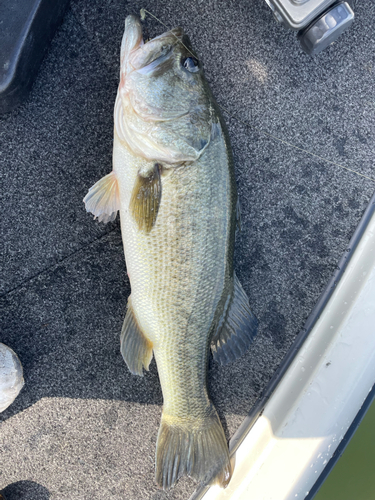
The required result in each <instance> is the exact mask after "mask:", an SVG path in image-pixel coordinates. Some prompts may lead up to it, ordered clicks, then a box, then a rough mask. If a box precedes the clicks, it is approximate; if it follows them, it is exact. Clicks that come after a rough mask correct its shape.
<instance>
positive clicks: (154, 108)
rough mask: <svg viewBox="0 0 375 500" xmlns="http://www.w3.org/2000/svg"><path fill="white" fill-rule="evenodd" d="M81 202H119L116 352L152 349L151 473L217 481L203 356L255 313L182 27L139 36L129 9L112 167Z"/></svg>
mask: <svg viewBox="0 0 375 500" xmlns="http://www.w3.org/2000/svg"><path fill="white" fill-rule="evenodd" d="M84 202H85V204H86V210H87V211H89V212H92V213H93V214H94V215H95V217H96V218H98V219H99V221H102V222H108V221H110V220H114V218H115V217H116V215H117V212H118V211H119V212H120V220H121V232H122V238H123V244H124V251H125V258H126V266H127V271H128V275H129V277H130V284H131V295H130V297H129V299H128V305H127V312H126V316H125V319H124V323H123V327H122V332H121V353H122V355H123V358H124V360H125V362H126V364H127V366H128V368H129V370H130V371H131V372H132V373H133V374H136V375H143V369H146V370H148V367H149V364H150V362H151V359H152V357H153V356H155V360H156V364H157V368H158V373H159V379H160V383H161V387H162V391H163V400H164V402H163V412H162V418H161V425H160V429H159V434H158V440H157V446H156V482H157V483H158V484H159V485H160V486H162V487H163V488H164V489H168V488H170V487H171V486H173V485H174V484H175V483H176V481H177V480H178V479H179V478H180V477H181V476H183V475H188V476H191V477H193V478H195V479H196V480H198V481H203V482H204V483H206V484H208V483H209V482H210V481H212V480H213V478H214V479H215V480H216V482H218V483H219V484H220V485H221V486H222V487H225V486H226V485H227V484H228V482H229V480H230V478H231V475H232V468H231V464H230V460H229V453H228V446H227V442H226V438H225V435H224V431H223V428H222V425H221V422H220V419H219V417H218V415H217V412H216V410H215V407H214V405H213V404H212V402H211V400H210V397H209V394H208V391H207V367H208V357H209V354H210V350H211V351H212V353H213V356H214V359H215V360H216V361H218V362H220V363H221V364H226V363H228V362H230V361H234V360H235V359H237V358H238V357H240V356H241V355H242V354H243V353H244V352H245V351H246V350H247V349H248V347H249V346H250V344H251V342H252V340H253V338H254V336H255V334H256V330H257V320H256V318H255V316H254V315H253V313H252V312H251V310H250V307H249V301H248V298H247V296H246V293H245V292H244V290H243V288H242V286H241V284H240V282H239V280H238V278H237V277H236V275H235V273H234V267H233V253H234V240H235V233H236V227H237V226H238V225H239V220H238V216H239V211H238V203H237V191H236V184H235V177H234V169H233V159H232V153H231V149H230V145H229V140H228V137H227V134H226V132H225V126H224V123H223V120H222V117H221V116H220V113H219V110H218V107H217V105H216V103H215V100H214V98H213V96H212V94H211V91H210V89H209V87H208V84H207V82H206V80H205V77H204V73H203V68H202V65H201V63H200V61H199V59H198V57H197V56H196V54H195V53H194V51H193V49H192V48H191V45H190V42H189V39H188V38H187V36H186V35H185V34H184V32H183V30H182V29H181V28H175V29H174V30H171V31H168V32H167V33H164V34H163V35H160V36H158V37H156V38H154V39H152V40H150V41H148V42H147V43H144V42H143V39H142V29H141V24H140V21H139V20H138V19H137V18H136V17H135V16H129V17H127V18H126V21H125V32H124V36H123V40H122V44H121V70H120V84H119V89H118V93H117V98H116V103H115V110H114V145H113V170H112V172H111V173H110V174H108V175H106V176H105V177H104V178H103V179H101V180H99V181H98V182H97V183H96V184H95V185H94V186H93V187H92V188H90V190H89V192H88V194H87V195H86V197H85V198H84Z"/></svg>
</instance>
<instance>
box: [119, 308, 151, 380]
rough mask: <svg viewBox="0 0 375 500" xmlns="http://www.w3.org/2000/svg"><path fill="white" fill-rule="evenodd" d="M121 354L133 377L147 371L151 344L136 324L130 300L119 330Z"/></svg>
mask: <svg viewBox="0 0 375 500" xmlns="http://www.w3.org/2000/svg"><path fill="white" fill-rule="evenodd" d="M120 341H121V354H122V357H123V358H124V361H125V363H126V364H127V366H128V368H129V370H130V371H131V372H132V374H133V375H141V376H142V375H143V368H145V370H148V367H149V365H150V362H151V359H152V342H150V341H149V340H148V339H147V338H146V337H145V335H144V334H143V332H142V331H141V329H140V328H139V325H138V323H137V319H136V317H135V316H134V312H133V309H132V305H131V302H130V298H129V300H128V310H127V311H126V316H125V319H124V323H123V325H122V330H121V337H120Z"/></svg>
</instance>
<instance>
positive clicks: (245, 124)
mask: <svg viewBox="0 0 375 500" xmlns="http://www.w3.org/2000/svg"><path fill="white" fill-rule="evenodd" d="M146 13H147V14H149V15H150V16H151V17H153V18H154V19H156V21H158V23H160V24H162V25H163V26H164V27H165V28H166V29H167V30H168V31H169V32H171V33H172V35H173V36H174V37H175V38H176V39H177V40H178V41H179V42H180V43H181V44H182V45H183V46H184V47H185V49H186V50H187V51H188V52H190V54H191V55H192V56H193V57H195V58H196V55H195V54H193V53H192V52H191V51H190V50H189V49H188V48H187V47H186V45H184V44H183V43H182V42H181V40H180V39H179V38H178V37H177V36H176V35H175V34H174V33H173V32H172V31H171V30H170V29H169V28H168V26H167V25H166V24H164V23H163V21H161V20H160V19H158V18H157V17H156V16H154V14H152V13H151V12H149V11H148V10H146V9H141V11H140V15H141V19H142V21H144V20H145V18H146ZM218 106H219V107H220V108H221V109H222V110H223V111H225V113H227V114H228V115H229V116H231V117H232V118H233V119H234V120H237V121H239V122H240V123H242V124H243V125H244V126H245V127H249V128H252V129H253V130H256V131H257V132H259V133H260V134H264V135H266V136H267V137H271V139H274V140H275V141H278V142H281V143H282V144H285V145H286V146H289V147H291V148H294V149H298V151H302V152H303V153H306V154H308V155H310V156H314V157H315V158H319V160H323V161H325V162H327V163H330V164H331V165H335V166H337V167H340V168H343V169H344V170H347V171H348V172H352V173H353V174H356V175H359V176H360V177H364V178H365V179H368V180H369V181H372V182H375V179H373V178H372V177H369V176H367V175H364V174H361V173H360V172H357V171H356V170H353V169H351V168H349V167H345V165H341V163H337V162H335V161H332V160H328V159H327V158H324V157H323V156H319V155H317V154H315V153H311V151H308V150H307V149H303V148H300V147H298V146H295V145H294V144H292V143H290V142H288V141H284V140H283V139H280V138H279V137H276V136H275V135H273V134H270V133H269V132H264V131H263V130H260V129H258V128H257V127H255V126H254V125H251V123H249V122H245V121H244V120H241V118H238V117H237V116H235V115H233V114H232V113H231V112H230V111H228V110H227V109H226V108H224V106H222V105H221V104H218Z"/></svg>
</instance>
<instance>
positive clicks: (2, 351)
mask: <svg viewBox="0 0 375 500" xmlns="http://www.w3.org/2000/svg"><path fill="white" fill-rule="evenodd" d="M24 383H25V382H24V380H23V370H22V365H21V362H20V360H19V359H18V356H17V354H16V353H15V352H14V351H12V349H10V347H7V346H6V345H4V344H1V343H0V413H1V412H2V411H4V410H5V409H6V408H8V406H9V405H10V404H12V403H13V401H14V400H15V399H16V397H17V396H18V394H19V392H20V390H21V389H22V387H23V384H24Z"/></svg>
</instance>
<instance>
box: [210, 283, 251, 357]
mask: <svg viewBox="0 0 375 500" xmlns="http://www.w3.org/2000/svg"><path fill="white" fill-rule="evenodd" d="M257 327H258V320H257V319H256V317H255V316H254V314H253V313H252V312H251V310H250V306H249V299H248V298H247V295H246V293H245V292H244V290H243V288H242V286H241V283H240V282H239V280H238V278H237V276H236V275H234V282H233V289H232V291H231V292H230V293H229V295H228V298H227V301H226V303H225V306H224V311H223V314H222V316H221V318H220V321H219V324H218V326H217V328H216V331H215V333H214V335H213V338H212V341H211V350H212V354H213V356H214V359H215V361H218V362H219V363H220V364H222V365H225V364H227V363H230V362H231V361H234V360H235V359H237V358H239V357H240V356H242V354H244V353H245V351H246V350H247V349H248V348H249V346H250V344H251V342H252V341H253V339H254V337H255V335H256V333H257Z"/></svg>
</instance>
